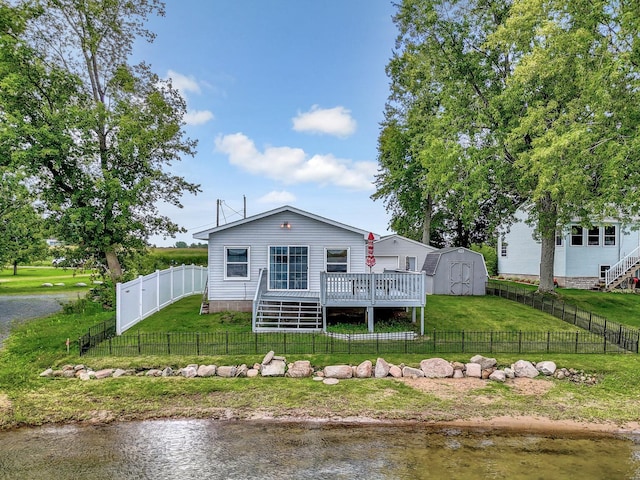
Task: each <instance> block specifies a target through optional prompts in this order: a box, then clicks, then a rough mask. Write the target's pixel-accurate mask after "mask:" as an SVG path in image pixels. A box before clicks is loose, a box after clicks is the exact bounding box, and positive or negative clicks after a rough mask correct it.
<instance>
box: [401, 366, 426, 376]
mask: <svg viewBox="0 0 640 480" xmlns="http://www.w3.org/2000/svg"><path fill="white" fill-rule="evenodd" d="M402 376H403V377H409V378H414V377H416V378H417V377H424V372H423V371H422V370H421V369H419V368H413V367H404V368H403V369H402Z"/></svg>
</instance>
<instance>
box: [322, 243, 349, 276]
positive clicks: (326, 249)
mask: <svg viewBox="0 0 640 480" xmlns="http://www.w3.org/2000/svg"><path fill="white" fill-rule="evenodd" d="M329 250H346V251H347V262H346V263H347V271H346V272H329V262H328V261H327V260H328V258H327V254H328V252H329ZM332 265H343V263H332ZM324 271H325V272H327V273H349V272H350V271H351V247H325V248H324Z"/></svg>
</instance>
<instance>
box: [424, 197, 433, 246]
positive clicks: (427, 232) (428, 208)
mask: <svg viewBox="0 0 640 480" xmlns="http://www.w3.org/2000/svg"><path fill="white" fill-rule="evenodd" d="M432 216H433V202H432V201H431V195H427V202H426V205H425V208H424V218H423V219H422V243H424V244H425V245H429V242H430V241H431V217H432Z"/></svg>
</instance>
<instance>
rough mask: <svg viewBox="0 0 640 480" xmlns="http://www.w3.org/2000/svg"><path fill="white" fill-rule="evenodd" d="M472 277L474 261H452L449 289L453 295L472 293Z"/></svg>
mask: <svg viewBox="0 0 640 480" xmlns="http://www.w3.org/2000/svg"><path fill="white" fill-rule="evenodd" d="M472 279H473V263H472V262H451V263H450V264H449V281H450V285H449V290H450V292H451V295H472V294H473V285H472Z"/></svg>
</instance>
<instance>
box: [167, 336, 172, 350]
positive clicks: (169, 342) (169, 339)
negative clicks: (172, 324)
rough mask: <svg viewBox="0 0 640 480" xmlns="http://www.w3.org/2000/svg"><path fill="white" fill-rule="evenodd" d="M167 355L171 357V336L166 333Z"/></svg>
mask: <svg viewBox="0 0 640 480" xmlns="http://www.w3.org/2000/svg"><path fill="white" fill-rule="evenodd" d="M167 355H171V334H170V333H167Z"/></svg>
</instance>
